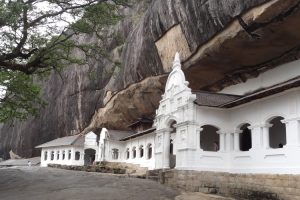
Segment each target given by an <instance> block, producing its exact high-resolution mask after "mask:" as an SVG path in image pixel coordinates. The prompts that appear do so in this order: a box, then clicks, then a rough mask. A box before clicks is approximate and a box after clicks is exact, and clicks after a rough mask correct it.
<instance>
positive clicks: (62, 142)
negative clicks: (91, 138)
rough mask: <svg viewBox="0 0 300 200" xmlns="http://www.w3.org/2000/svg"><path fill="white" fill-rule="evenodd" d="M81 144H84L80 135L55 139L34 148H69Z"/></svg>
mask: <svg viewBox="0 0 300 200" xmlns="http://www.w3.org/2000/svg"><path fill="white" fill-rule="evenodd" d="M83 144H84V137H82V136H81V135H72V136H67V137H62V138H57V139H55V140H52V141H50V142H46V143H44V144H41V145H39V146H36V147H35V148H45V147H56V146H70V145H76V146H83Z"/></svg>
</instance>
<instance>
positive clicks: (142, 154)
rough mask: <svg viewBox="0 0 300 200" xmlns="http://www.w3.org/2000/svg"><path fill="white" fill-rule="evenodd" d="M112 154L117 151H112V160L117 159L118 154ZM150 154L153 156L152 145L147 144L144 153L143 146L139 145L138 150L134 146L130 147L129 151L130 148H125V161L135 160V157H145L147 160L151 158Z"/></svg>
mask: <svg viewBox="0 0 300 200" xmlns="http://www.w3.org/2000/svg"><path fill="white" fill-rule="evenodd" d="M114 152H118V151H116V150H115V151H114V150H113V159H118V153H114ZM137 152H139V153H138V155H137ZM152 154H153V148H152V144H148V145H147V146H146V152H145V148H144V146H143V145H140V146H139V148H138V149H137V148H136V147H135V146H134V147H132V149H131V150H130V148H126V151H125V159H126V160H128V159H130V158H132V159H136V158H137V157H139V158H144V157H145V158H146V159H148V160H149V159H151V158H152Z"/></svg>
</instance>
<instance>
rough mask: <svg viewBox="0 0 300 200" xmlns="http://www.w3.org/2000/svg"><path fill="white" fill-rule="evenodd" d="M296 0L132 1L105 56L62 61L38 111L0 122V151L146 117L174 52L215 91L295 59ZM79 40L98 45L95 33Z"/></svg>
mask: <svg viewBox="0 0 300 200" xmlns="http://www.w3.org/2000/svg"><path fill="white" fill-rule="evenodd" d="M299 4H300V1H295V0H273V1H270V0H269V1H268V0H248V1H244V0H222V1H219V0H201V1H199V0H189V1H186V0H152V1H151V2H150V3H149V1H146V0H145V1H138V3H136V4H135V5H134V6H133V7H132V8H127V9H125V10H124V13H126V14H128V16H127V18H126V19H125V20H124V21H122V22H121V23H119V24H118V25H116V26H115V27H112V28H111V30H110V32H111V34H114V35H116V36H118V37H115V38H114V39H109V40H108V41H107V42H106V44H105V46H106V47H107V50H108V51H109V54H110V56H111V59H107V58H100V59H98V60H90V62H89V65H86V66H70V67H67V68H66V69H65V70H64V71H63V72H62V74H61V76H59V75H58V74H54V73H53V74H52V75H51V76H50V77H49V79H47V80H45V81H44V82H43V83H42V85H43V88H44V96H45V99H46V100H47V101H48V105H47V107H46V108H44V109H42V110H41V114H40V117H39V118H36V119H29V120H27V121H25V122H12V123H8V124H4V125H3V127H2V128H0V156H2V155H4V157H6V156H7V152H9V151H10V150H11V149H12V150H13V151H14V152H16V153H17V154H18V155H21V156H32V155H36V154H37V153H38V152H37V151H35V150H33V147H34V146H36V145H38V144H40V143H43V142H46V141H49V140H51V139H54V138H56V137H60V136H64V135H67V134H74V133H79V132H82V131H83V132H86V131H88V130H91V129H93V128H95V127H102V126H107V127H110V128H122V129H125V128H127V125H128V123H129V122H132V121H134V120H135V119H136V118H137V117H140V116H142V115H147V116H149V115H153V114H154V111H155V109H156V107H157V106H158V103H159V100H160V95H161V94H162V92H163V89H164V84H165V80H166V74H167V72H169V71H170V67H169V66H170V65H171V63H170V62H171V60H172V58H173V55H174V54H175V52H176V51H179V52H180V53H181V55H182V57H183V61H184V69H185V71H186V75H187V79H188V80H189V81H190V84H191V87H192V88H193V89H200V88H207V89H211V90H219V89H221V88H222V87H224V86H226V85H230V84H234V83H236V82H240V81H244V80H246V79H247V78H249V77H253V76H256V75H257V74H258V73H259V72H260V71H263V70H267V69H268V68H271V67H273V66H276V65H278V64H280V63H283V62H287V61H289V60H293V59H297V58H298V57H297V56H298V49H299V45H300V44H299V43H300V29H297V28H296V27H297V25H298V24H299V23H300V17H299V15H300V12H299ZM120 38H124V41H123V39H121V41H120ZM79 40H80V41H81V42H84V43H89V42H91V43H96V44H97V43H99V45H101V44H102V43H100V42H99V41H97V39H96V38H95V37H94V36H85V37H81V38H79ZM174 41H175V42H174ZM76 53H77V54H78V56H80V52H76ZM111 60H112V61H117V62H121V67H116V66H115V65H113V62H112V61H111Z"/></svg>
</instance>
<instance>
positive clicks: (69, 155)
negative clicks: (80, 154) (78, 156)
mask: <svg viewBox="0 0 300 200" xmlns="http://www.w3.org/2000/svg"><path fill="white" fill-rule="evenodd" d="M71 156H72V151H71V150H69V151H68V159H69V160H71Z"/></svg>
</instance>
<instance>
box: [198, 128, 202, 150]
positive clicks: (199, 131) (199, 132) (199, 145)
mask: <svg viewBox="0 0 300 200" xmlns="http://www.w3.org/2000/svg"><path fill="white" fill-rule="evenodd" d="M202 130H203V128H197V129H196V137H197V138H196V145H197V147H196V148H197V149H201V139H200V138H201V137H200V136H201V131H202Z"/></svg>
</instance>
